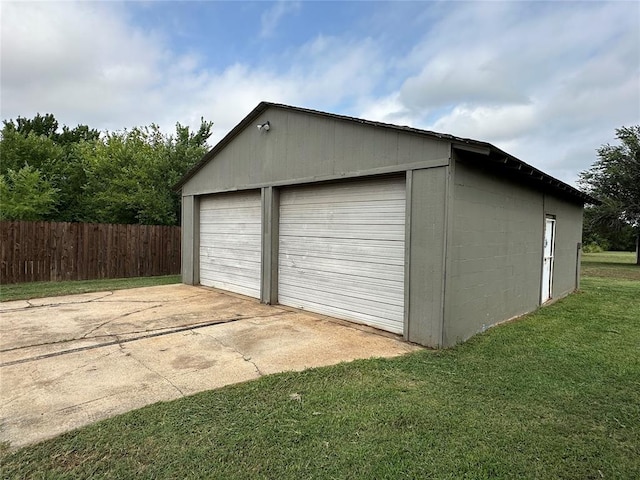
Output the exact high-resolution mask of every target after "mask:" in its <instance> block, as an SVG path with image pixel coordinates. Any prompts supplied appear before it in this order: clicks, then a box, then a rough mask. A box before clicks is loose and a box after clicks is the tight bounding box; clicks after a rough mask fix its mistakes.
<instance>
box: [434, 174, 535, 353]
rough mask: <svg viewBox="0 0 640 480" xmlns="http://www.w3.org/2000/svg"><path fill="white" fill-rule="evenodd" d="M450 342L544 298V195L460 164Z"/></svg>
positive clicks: (450, 274) (451, 248)
mask: <svg viewBox="0 0 640 480" xmlns="http://www.w3.org/2000/svg"><path fill="white" fill-rule="evenodd" d="M452 200H453V205H452V209H451V212H452V218H451V219H450V221H451V222H452V229H451V237H450V239H449V244H448V255H449V258H448V271H447V278H446V299H445V302H446V306H445V322H444V341H443V344H444V346H451V345H454V344H456V343H459V342H462V341H464V340H466V339H467V338H469V337H470V336H472V335H474V334H475V333H478V332H480V331H483V330H484V329H486V328H488V327H489V326H491V325H493V324H495V323H498V322H500V321H504V320H507V319H509V318H512V317H515V316H517V315H521V314H523V313H526V312H529V311H531V310H534V309H535V308H536V307H537V306H538V305H539V303H540V281H541V280H540V273H541V268H542V267H541V262H542V235H543V227H544V213H543V196H542V194H541V193H539V192H536V191H534V190H531V189H527V188H524V187H521V186H518V185H516V184H514V183H511V182H509V181H507V180H504V179H501V178H498V177H495V176H491V175H487V174H484V173H482V172H480V171H477V170H475V169H472V168H470V167H469V166H467V165H465V164H462V163H459V162H456V164H455V176H454V181H453V192H452Z"/></svg>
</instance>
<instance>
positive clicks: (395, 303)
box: [282, 278, 403, 316]
mask: <svg viewBox="0 0 640 480" xmlns="http://www.w3.org/2000/svg"><path fill="white" fill-rule="evenodd" d="M282 286H283V287H284V290H285V291H286V295H287V296H288V297H294V298H297V299H298V300H300V299H304V298H305V297H304V296H303V292H304V291H306V290H308V289H313V290H314V293H315V295H316V296H317V298H318V300H319V299H320V298H321V297H322V298H325V297H331V302H329V303H330V304H331V305H335V304H336V303H340V302H347V305H350V307H349V308H350V309H352V310H355V307H356V306H357V305H364V306H366V307H367V308H368V311H370V313H371V314H375V312H378V313H377V315H378V316H383V315H382V314H383V313H388V311H393V312H397V311H398V307H402V306H403V302H402V300H401V299H400V298H398V297H397V296H396V295H398V294H400V293H402V289H399V288H396V287H393V288H388V289H386V290H385V291H384V293H382V292H380V291H376V290H375V289H374V290H371V289H367V288H363V287H359V286H358V285H351V286H350V287H349V288H346V287H338V286H336V282H332V281H329V280H327V279H322V278H318V279H313V280H308V281H306V282H305V283H304V284H300V282H296V281H295V280H294V279H292V278H285V279H284V280H283V283H282ZM309 299H310V300H312V301H313V300H314V298H313V297H309ZM387 306H389V308H386V307H387Z"/></svg>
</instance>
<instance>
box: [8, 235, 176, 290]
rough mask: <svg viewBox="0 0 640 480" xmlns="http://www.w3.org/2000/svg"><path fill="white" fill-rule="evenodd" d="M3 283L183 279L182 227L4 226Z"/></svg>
mask: <svg viewBox="0 0 640 480" xmlns="http://www.w3.org/2000/svg"><path fill="white" fill-rule="evenodd" d="M0 250H1V251H0V260H1V262H2V263H1V264H0V283H3V284H7V283H22V282H38V281H57V280H93V279H100V278H124V277H149V276H153V275H172V274H178V273H180V227H165V226H159V225H107V224H98V223H52V222H0Z"/></svg>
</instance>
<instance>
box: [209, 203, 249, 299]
mask: <svg viewBox="0 0 640 480" xmlns="http://www.w3.org/2000/svg"><path fill="white" fill-rule="evenodd" d="M260 205H261V201H260V192H259V191H258V192H256V191H250V192H239V193H224V194H218V195H210V196H207V197H203V198H202V199H201V200H200V284H201V285H206V286H208V287H216V288H221V289H223V290H229V291H232V292H236V293H241V294H243V295H249V296H251V297H256V298H260V272H261V269H260V261H261V246H262V241H261V235H260V234H261V230H262V229H261V207H260Z"/></svg>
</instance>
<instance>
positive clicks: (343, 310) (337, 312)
mask: <svg viewBox="0 0 640 480" xmlns="http://www.w3.org/2000/svg"><path fill="white" fill-rule="evenodd" d="M305 309H306V310H309V311H311V312H319V313H322V314H324V315H330V316H333V317H336V318H341V319H344V320H350V321H353V322H357V323H363V324H365V325H370V326H372V327H376V328H380V329H382V330H386V331H388V332H393V333H399V334H402V332H403V327H402V326H401V325H402V321H401V319H399V318H397V314H396V313H395V311H393V312H390V313H389V314H387V315H388V316H389V317H393V318H383V317H380V315H378V314H377V315H370V314H368V313H366V312H363V311H362V310H361V309H358V310H354V304H353V303H351V302H349V301H348V300H345V301H343V302H340V304H337V303H335V304H332V305H327V304H325V303H317V302H313V301H311V300H308V299H306V300H305ZM392 314H393V315H392Z"/></svg>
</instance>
